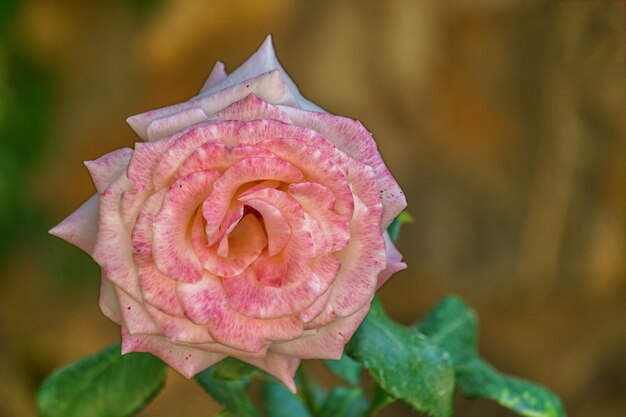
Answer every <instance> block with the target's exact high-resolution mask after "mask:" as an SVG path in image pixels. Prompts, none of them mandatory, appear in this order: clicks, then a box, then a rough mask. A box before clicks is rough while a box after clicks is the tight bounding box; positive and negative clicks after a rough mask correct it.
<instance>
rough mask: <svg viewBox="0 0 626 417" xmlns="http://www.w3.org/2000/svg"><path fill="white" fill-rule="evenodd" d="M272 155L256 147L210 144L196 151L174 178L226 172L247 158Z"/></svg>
mask: <svg viewBox="0 0 626 417" xmlns="http://www.w3.org/2000/svg"><path fill="white" fill-rule="evenodd" d="M272 156H273V155H272V153H271V152H270V151H268V150H266V149H261V148H257V147H256V146H238V147H235V148H233V147H232V146H228V145H226V144H224V143H220V142H209V143H206V144H204V145H202V146H200V147H199V148H198V149H196V150H195V151H194V152H193V153H192V154H191V155H190V156H189V157H188V158H187V159H186V160H185V162H184V163H183V164H182V165H181V166H180V168H178V170H177V171H176V173H175V174H174V178H180V177H183V176H185V175H189V174H190V173H192V172H196V171H205V170H211V171H220V172H223V171H226V170H227V169H228V168H229V167H230V166H232V165H234V164H236V163H237V162H239V161H241V160H244V159H246V158H261V157H265V158H269V157H272Z"/></svg>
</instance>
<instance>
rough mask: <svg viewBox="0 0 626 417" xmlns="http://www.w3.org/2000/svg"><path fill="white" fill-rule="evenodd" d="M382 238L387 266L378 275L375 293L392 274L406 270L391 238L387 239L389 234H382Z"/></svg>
mask: <svg viewBox="0 0 626 417" xmlns="http://www.w3.org/2000/svg"><path fill="white" fill-rule="evenodd" d="M383 238H384V239H385V250H386V253H387V266H386V267H385V269H383V270H382V271H380V273H379V274H378V281H377V283H376V291H378V289H379V288H380V287H382V286H383V284H384V283H385V282H387V280H388V279H389V278H391V276H392V275H393V274H395V273H396V272H398V271H402V270H403V269H406V264H405V263H404V262H402V254H401V253H400V251H398V249H396V246H395V245H394V244H393V242H392V241H391V238H390V237H389V233H387V231H385V233H383Z"/></svg>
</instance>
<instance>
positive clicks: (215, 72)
mask: <svg viewBox="0 0 626 417" xmlns="http://www.w3.org/2000/svg"><path fill="white" fill-rule="evenodd" d="M227 76H228V74H227V73H226V67H225V66H224V63H223V62H222V61H217V62H216V63H215V65H214V66H213V69H212V70H211V73H210V74H209V78H207V79H206V81H205V82H204V85H203V86H202V88H201V89H200V94H202V93H204V92H206V91H207V90H208V89H209V88H211V87H213V86H214V85H215V84H217V83H219V82H221V81H222V80H224V79H225V78H226V77H227Z"/></svg>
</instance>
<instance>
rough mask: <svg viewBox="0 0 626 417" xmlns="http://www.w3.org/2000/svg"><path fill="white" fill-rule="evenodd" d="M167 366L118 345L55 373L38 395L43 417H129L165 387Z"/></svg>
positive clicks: (156, 359)
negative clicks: (126, 352) (124, 353)
mask: <svg viewBox="0 0 626 417" xmlns="http://www.w3.org/2000/svg"><path fill="white" fill-rule="evenodd" d="M166 369H167V368H166V366H165V364H164V363H163V362H161V360H160V359H158V358H156V357H155V356H152V355H151V354H149V353H129V354H126V355H123V356H122V355H120V345H119V343H116V344H115V345H113V346H111V347H109V348H107V349H105V350H103V351H101V352H99V353H97V354H95V355H94V356H90V357H88V358H85V359H82V360H79V361H77V362H74V363H72V364H70V365H68V366H66V367H64V368H62V369H59V370H57V371H56V372H54V373H53V374H52V375H51V376H50V377H48V379H46V380H45V381H44V383H43V384H42V385H41V387H40V389H39V392H38V393H37V409H38V411H39V415H40V416H41V417H84V416H90V417H126V416H130V415H132V414H134V413H135V412H136V411H138V410H139V409H141V408H142V407H143V406H145V405H146V404H147V403H148V402H149V401H150V400H151V399H152V398H153V397H154V396H155V395H156V394H157V393H158V392H159V391H160V390H161V388H162V387H163V386H164V384H165V377H166Z"/></svg>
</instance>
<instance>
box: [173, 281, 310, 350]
mask: <svg viewBox="0 0 626 417" xmlns="http://www.w3.org/2000/svg"><path fill="white" fill-rule="evenodd" d="M177 293H178V299H179V300H180V301H181V304H182V306H183V309H184V310H185V315H186V316H187V317H189V319H191V320H192V321H193V322H194V323H197V324H204V323H208V326H209V330H210V332H211V334H212V335H213V337H214V338H215V340H217V341H219V342H220V343H222V344H224V345H227V346H229V347H232V348H235V349H239V350H243V351H246V352H260V351H262V350H264V349H267V347H268V346H269V345H270V343H272V342H273V341H279V340H291V339H294V338H296V337H299V336H300V335H301V334H302V332H303V328H302V323H301V322H300V321H299V320H298V319H297V318H295V317H283V318H279V319H271V320H257V319H252V318H248V317H245V316H243V315H241V314H239V313H237V312H235V311H234V310H232V309H231V308H230V307H229V306H228V302H227V300H228V298H227V295H226V293H225V291H224V289H223V288H222V285H221V284H220V282H219V281H218V280H217V279H216V278H214V277H205V278H204V279H202V280H201V281H198V282H197V283H194V284H187V283H178V286H177Z"/></svg>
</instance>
